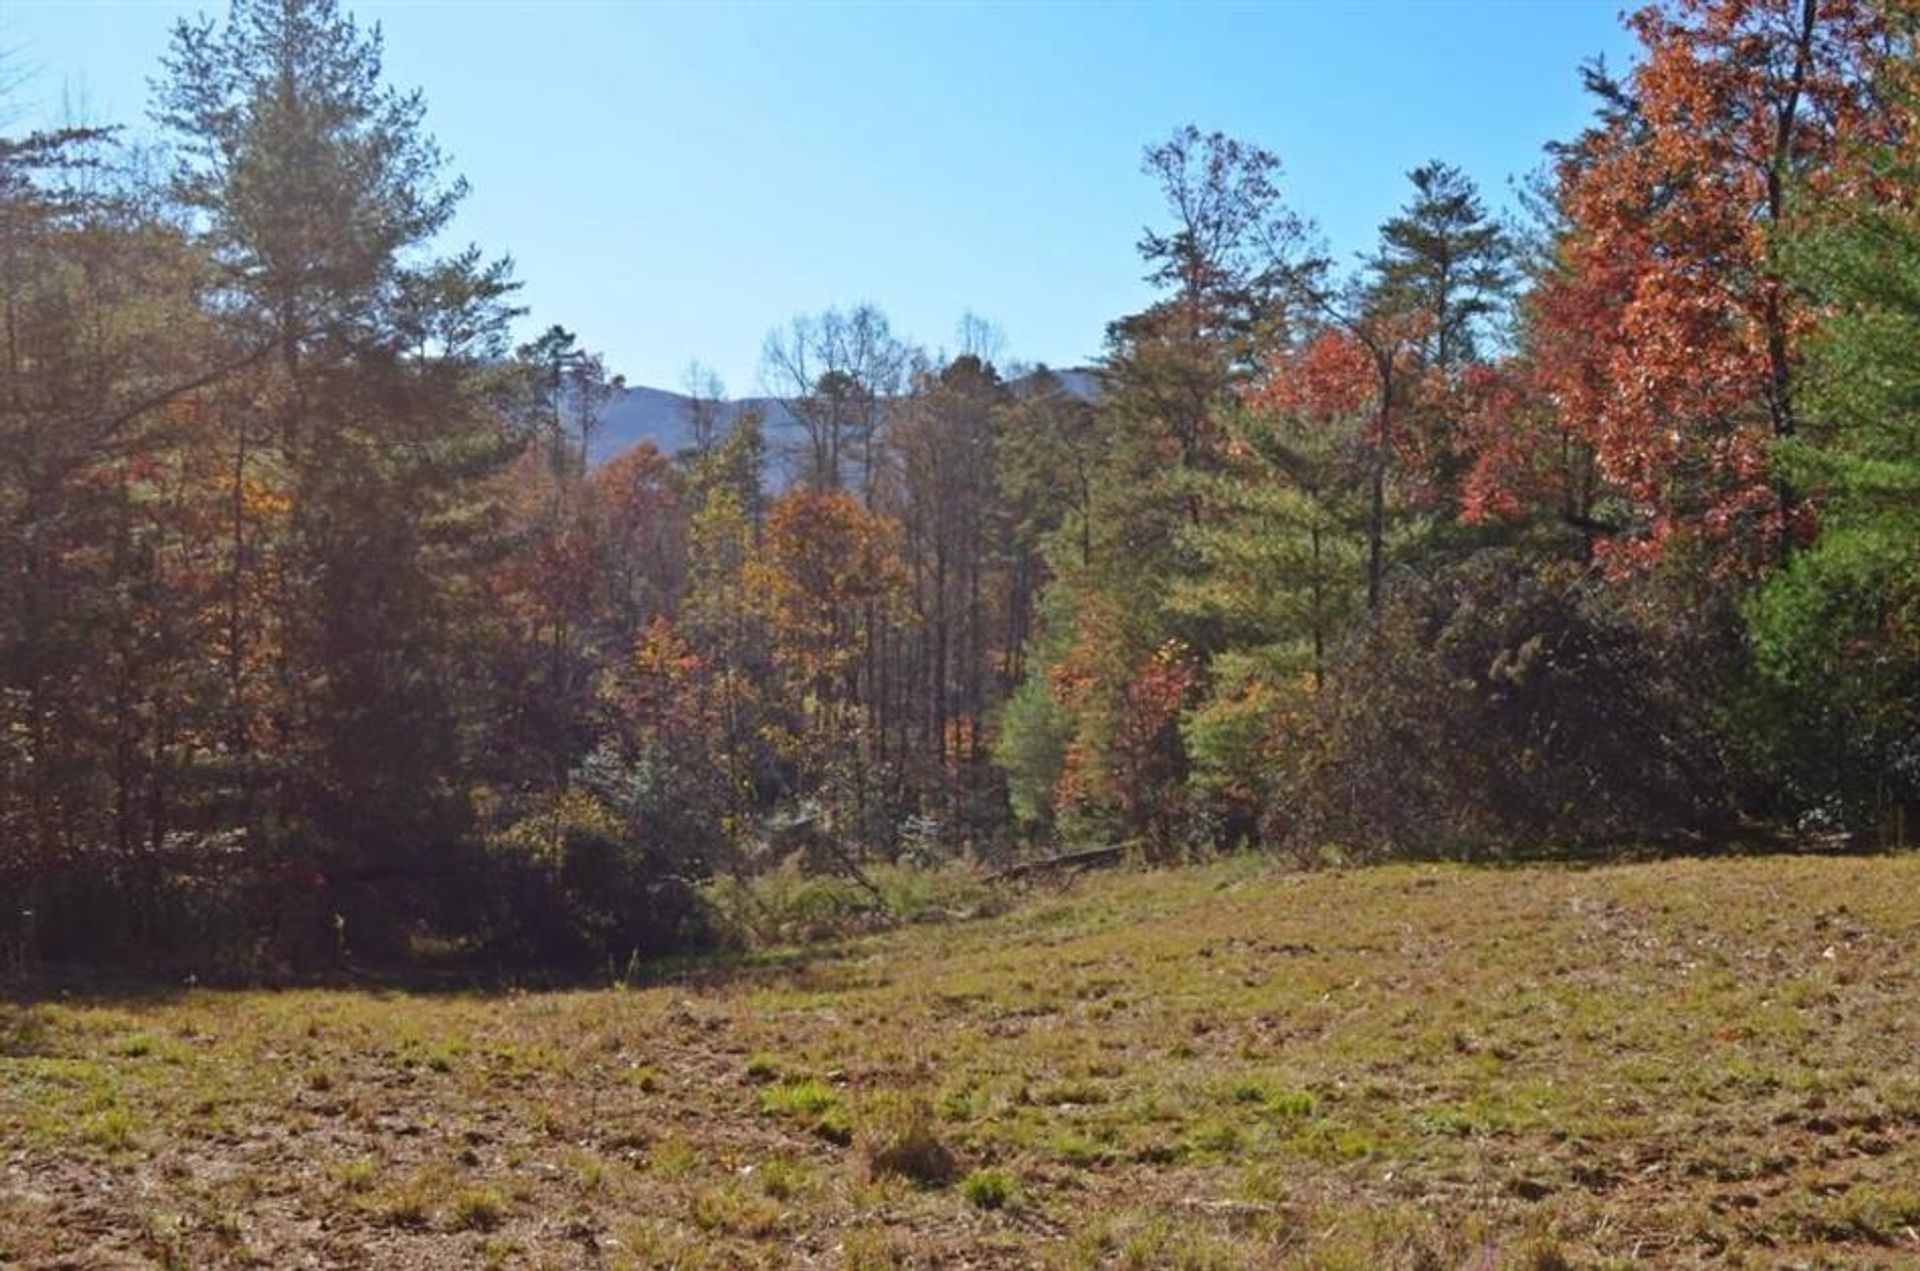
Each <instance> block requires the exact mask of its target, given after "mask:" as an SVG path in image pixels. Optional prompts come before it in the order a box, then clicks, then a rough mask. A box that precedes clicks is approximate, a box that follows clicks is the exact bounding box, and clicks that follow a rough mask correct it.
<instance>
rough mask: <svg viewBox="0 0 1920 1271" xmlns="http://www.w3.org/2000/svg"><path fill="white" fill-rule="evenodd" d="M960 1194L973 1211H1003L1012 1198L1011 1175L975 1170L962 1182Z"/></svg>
mask: <svg viewBox="0 0 1920 1271" xmlns="http://www.w3.org/2000/svg"><path fill="white" fill-rule="evenodd" d="M960 1194H961V1195H962V1196H965V1197H966V1198H967V1203H968V1204H969V1205H972V1206H973V1207H974V1208H975V1209H1005V1208H1006V1207H1007V1205H1008V1204H1009V1203H1011V1202H1012V1200H1013V1197H1014V1185H1013V1175H1011V1174H1009V1173H1007V1172H1006V1171H1005V1170H1003V1169H994V1168H991V1167H990V1168H987V1169H977V1170H975V1171H974V1172H973V1173H971V1174H969V1175H967V1176H966V1178H965V1179H964V1180H962V1182H961V1184H960Z"/></svg>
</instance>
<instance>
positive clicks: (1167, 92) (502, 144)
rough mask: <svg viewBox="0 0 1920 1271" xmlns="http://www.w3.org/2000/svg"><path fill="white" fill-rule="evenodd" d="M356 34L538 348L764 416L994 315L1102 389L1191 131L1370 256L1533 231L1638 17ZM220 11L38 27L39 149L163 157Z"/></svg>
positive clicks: (1454, 0)
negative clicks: (206, 22)
mask: <svg viewBox="0 0 1920 1271" xmlns="http://www.w3.org/2000/svg"><path fill="white" fill-rule="evenodd" d="M347 3H348V7H350V8H351V9H352V11H353V12H355V13H356V14H357V15H359V17H360V18H361V19H362V20H363V21H377V22H379V23H380V24H381V26H382V27H383V29H384V31H385V34H386V40H387V71H388V76H389V78H390V79H391V80H392V81H394V82H396V83H398V84H401V85H403V86H408V87H419V88H421V89H422V90H424V92H425V94H426V97H427V102H428V123H429V126H430V128H431V130H432V131H433V133H434V134H435V136H436V137H437V138H438V139H439V140H440V142H441V144H442V146H443V148H444V149H446V150H447V151H448V153H449V154H450V155H451V156H452V158H453V161H454V166H455V168H456V169H457V170H458V171H459V172H461V173H462V174H464V175H465V176H466V177H467V179H468V180H469V181H470V182H471V183H472V186H473V193H472V195H471V197H470V198H469V200H468V202H467V204H466V205H465V207H464V208H463V210H462V213H461V216H460V220H459V222H458V223H457V225H456V227H455V230H454V236H455V237H456V238H457V239H459V240H461V241H467V240H471V241H474V242H478V243H480V244H481V245H482V246H483V247H485V248H486V249H487V250H488V251H490V252H495V253H498V252H508V253H511V254H512V255H513V257H514V258H515V260H516V261H517V263H518V271H519V274H520V276H521V278H522V279H523V280H524V281H525V283H526V287H525V291H524V295H523V299H524V301H525V303H527V304H528V305H529V306H530V307H531V310H532V312H531V314H530V315H529V316H528V318H527V319H526V320H525V322H526V325H527V326H528V328H529V329H530V330H531V329H537V328H539V327H544V326H545V325H547V324H548V323H552V322H559V323H562V324H564V325H566V326H568V327H570V328H572V329H573V330H575V331H576V332H578V333H579V334H580V336H581V338H582V340H583V342H584V343H585V344H586V345H587V346H588V347H590V348H595V349H600V350H603V351H604V352H606V353H607V355H608V358H609V361H610V363H611V364H612V365H613V366H614V367H615V368H616V369H619V370H621V371H623V372H625V373H626V375H627V376H628V378H629V379H630V380H631V381H633V382H636V383H646V384H653V385H657V386H660V387H669V388H677V387H679V385H680V381H681V378H682V372H683V371H684V369H685V367H686V365H687V363H688V362H689V361H690V360H692V359H694V358H699V359H701V360H703V361H705V362H707V363H708V364H709V365H711V366H713V367H715V368H717V369H718V370H719V371H720V373H721V374H722V376H723V377H724V378H725V380H726V383H727V386H728V388H729V389H730V390H731V391H733V392H734V393H736V394H739V395H746V394H749V393H752V392H754V391H755V390H756V389H757V387H758V382H759V371H758V367H759V350H760V344H761V341H762V339H763V337H764V335H765V333H766V331H767V330H768V329H769V328H770V327H772V326H775V325H778V324H780V323H782V322H784V321H785V320H786V319H788V318H790V317H792V316H793V315H794V314H796V313H800V312H812V311H816V310H818V309H821V308H824V307H826V306H828V305H833V304H841V305H845V304H849V303H854V302H859V301H871V302H873V303H875V304H877V305H879V306H881V307H882V308H883V309H885V310H886V312H887V313H888V314H889V316H890V317H891V318H892V320H893V323H894V326H895V327H896V329H897V330H899V331H901V332H902V333H904V334H907V335H910V336H912V337H913V338H915V339H918V340H920V341H921V342H923V343H925V344H927V345H929V346H934V347H938V346H941V345H943V344H951V343H952V339H953V331H954V328H955V325H956V323H957V321H958V319H959V318H960V316H961V314H962V313H963V312H965V311H968V310H971V311H973V312H975V313H978V314H980V315H981V316H983V317H986V318H988V319H989V320H991V321H993V322H994V323H996V324H997V325H999V326H1000V327H1001V328H1002V330H1003V331H1004V332H1005V334H1006V338H1007V351H1008V353H1009V354H1010V355H1012V356H1016V357H1018V358H1020V359H1023V360H1026V361H1046V362H1050V363H1053V364H1055V365H1071V364H1075V363H1080V362H1084V361H1086V360H1088V359H1090V358H1092V357H1093V356H1095V355H1096V354H1097V353H1098V352H1099V348H1100V341H1101V335H1102V331H1103V329H1104V327H1105V324H1106V322H1107V321H1108V320H1109V319H1111V318H1113V317H1116V316H1118V315H1120V314H1123V313H1126V312H1129V311H1131V310H1134V309H1138V308H1139V307H1140V306H1141V305H1142V304H1143V303H1144V301H1145V299H1146V297H1147V294H1148V293H1147V289H1146V288H1145V286H1144V284H1142V283H1141V282H1140V280H1139V275H1140V272H1141V271H1140V268H1139V264H1138V261H1137V259H1136V257H1135V254H1134V243H1135V241H1136V240H1137V238H1138V237H1139V233H1140V230H1141V228H1142V227H1143V226H1144V225H1146V224H1148V223H1150V222H1154V221H1156V219H1157V211H1158V209H1157V206H1156V194H1155V191H1154V189H1153V186H1152V184H1151V183H1150V182H1149V181H1148V180H1147V179H1146V178H1144V177H1142V176H1141V175H1140V171H1139V156H1140V149H1141V147H1142V145H1143V144H1145V143H1146V142H1148V141H1150V140H1154V139H1157V138H1159V137H1162V136H1164V135H1165V134H1166V133H1167V132H1169V131H1170V130H1171V129H1172V128H1174V127H1175V126H1177V125H1179V124H1183V123H1186V122H1193V123H1196V124H1198V125H1199V126H1201V127H1202V128H1207V129H1213V128H1218V129H1221V130H1223V131H1226V132H1228V133H1232V134H1234V135H1236V136H1240V137H1243V138H1245V139H1247V140H1251V141H1255V142H1258V143H1260V144H1262V145H1264V146H1266V147H1268V148H1269V149H1271V150H1274V151H1275V152H1276V153H1278V154H1279V155H1280V156H1281V158H1282V160H1283V162H1284V163H1285V165H1286V173H1287V180H1286V183H1285V184H1286V188H1287V191H1288V197H1289V201H1290V202H1291V203H1293V204H1294V205H1295V206H1296V207H1297V208H1298V209H1299V210H1300V211H1301V212H1303V213H1305V214H1307V215H1309V216H1311V217H1312V218H1313V219H1314V220H1315V221H1317V222H1318V223H1319V225H1320V226H1321V229H1322V231H1323V233H1324V234H1325V236H1326V237H1327V239H1328V240H1329V241H1330V242H1331V243H1332V244H1333V246H1334V247H1335V248H1336V249H1337V250H1339V251H1340V252H1341V253H1343V254H1346V255H1351V254H1352V253H1354V252H1357V251H1360V250H1362V249H1364V248H1366V247H1367V246H1368V245H1369V243H1370V242H1371V240H1372V235H1373V232H1374V229H1375V227H1377V226H1378V224H1379V223H1380V221H1381V220H1383V219H1384V218H1385V217H1387V216H1388V215H1390V214H1391V213H1392V212H1393V210H1394V209H1395V208H1396V207H1397V206H1398V205H1399V204H1400V202H1401V201H1402V199H1403V198H1404V195H1405V190H1406V177H1405V174H1406V172H1407V171H1408V170H1409V169H1410V168H1412V167H1414V166H1416V165H1417V164H1419V163H1421V162H1423V161H1425V160H1427V159H1430V158H1444V159H1447V160H1448V161H1450V162H1453V163H1457V164H1459V165H1460V166H1461V167H1463V168H1464V169H1466V171H1467V172H1468V173H1469V174H1470V175H1472V176H1473V177H1474V178H1475V179H1476V180H1477V181H1478V182H1479V183H1480V184H1481V186H1482V188H1483V189H1484V190H1485V191H1486V193H1487V194H1488V196H1489V199H1490V200H1491V201H1493V202H1495V203H1496V204H1499V203H1504V202H1506V201H1507V199H1508V182H1509V180H1510V179H1512V178H1514V177H1517V176H1520V175H1522V174H1524V173H1526V172H1527V171H1529V170H1531V169H1533V168H1535V167H1537V166H1538V165H1539V163H1540V162H1541V146H1542V145H1543V143H1545V142H1547V141H1549V140H1551V139H1554V138H1558V137H1565V136H1567V135H1570V134H1571V133H1572V132H1574V131H1575V130H1577V129H1578V128H1579V127H1580V126H1581V124H1582V122H1583V121H1584V120H1585V118H1586V116H1587V105H1586V103H1585V101H1584V100H1583V99H1582V95H1581V93H1580V91H1579V84H1578V76H1577V74H1576V68H1577V66H1578V64H1579V62H1580V61H1581V59H1583V58H1585V57H1587V56H1589V55H1592V54H1595V53H1604V54H1606V55H1607V57H1608V59H1609V61H1611V62H1614V63H1616V64H1623V63H1624V62H1625V61H1626V60H1628V58H1629V57H1630V54H1631V44H1630V41H1629V40H1628V39H1627V37H1626V36H1624V34H1623V33H1622V32H1621V30H1620V25H1619V21H1618V17H1617V13H1618V8H1619V6H1618V4H1617V3H1615V2H1614V0H1597V2H1596V0H1506V2H1494V3H1467V2H1465V0H1402V2H1400V3H1389V2H1386V0H1381V2H1378V3H1360V2H1358V0H1356V2H1352V3H1325V4H1317V3H1306V2H1305V0H1300V2H1297V3H1272V4H1236V5H1192V4H1189V5H1180V6H1171V5H1153V4H1114V5H1094V4H1068V3H1055V4H1037V3H1035V4H1009V3H1001V4H995V3H976V4H966V5H960V4H951V5H936V4H890V5H878V4H874V5H864V4H860V5H857V4H837V5H799V4H770V3H762V4H742V5H732V6H723V5H693V4H625V3H611V2H604V3H541V4H534V3H503V2H498V0H496V2H493V3H472V2H468V3H452V2H447V0H413V2H412V3H394V2H381V3H376V2H374V0H363V2H362V3H359V4H353V3H351V0H347ZM207 9H211V10H212V11H215V12H221V11H224V5H223V4H218V5H207V4H204V3H200V4H196V3H172V2H168V0H161V2H159V3H106V2H104V0H100V2H89V0H58V2H52V0H6V3H5V5H4V6H0V49H5V50H8V51H9V52H10V54H11V60H12V61H13V63H14V65H15V69H16V70H24V71H27V72H29V73H30V78H29V79H28V80H27V82H26V83H25V85H24V86H23V87H22V88H20V89H18V90H17V91H16V92H15V94H14V100H13V102H12V103H11V104H10V107H11V108H10V110H9V112H8V113H10V114H11V116H12V126H13V127H16V128H17V127H19V126H21V125H22V124H31V123H37V122H47V121H52V120H57V119H58V118H59V117H60V116H61V115H62V114H63V112H65V113H71V110H70V108H69V107H68V106H66V105H65V104H64V103H69V102H76V103H79V104H80V113H81V114H83V115H84V116H86V117H87V118H88V119H89V120H90V121H94V122H125V123H132V124H137V125H140V126H142V127H144V119H145V110H146V102H147V82H148V80H149V78H150V77H151V76H152V75H153V74H155V73H156V72H157V69H158V64H159V58H160V55H161V53H162V51H163V50H164V48H165V45H166V40H167V33H168V31H169V29H170V28H171V26H172V24H173V22H174V20H175V19H176V18H177V17H178V16H180V15H181V14H183V13H192V12H198V11H202V10H207Z"/></svg>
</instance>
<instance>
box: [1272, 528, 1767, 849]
mask: <svg viewBox="0 0 1920 1271" xmlns="http://www.w3.org/2000/svg"><path fill="white" fill-rule="evenodd" d="M1610 594H1611V595H1614V596H1616V597H1618V596H1619V592H1618V591H1617V590H1616V591H1615V592H1613V593H1610ZM1630 604H1631V597H1630V596H1629V597H1627V598H1626V603H1621V602H1620V601H1619V600H1615V601H1611V602H1610V601H1608V600H1606V599H1604V598H1603V597H1602V596H1601V595H1600V594H1599V593H1598V591H1597V589H1596V588H1595V586H1594V584H1593V582H1592V580H1591V577H1590V576H1589V575H1587V574H1584V573H1581V572H1579V571H1576V570H1572V569H1570V568H1569V569H1555V568H1552V567H1548V568H1545V569H1537V570H1535V569H1529V568H1528V567H1527V566H1526V565H1525V564H1524V563H1523V562H1521V561H1520V560H1518V559H1516V558H1514V557H1511V556H1508V555H1506V554H1504V553H1499V552H1486V553H1482V554H1481V555H1479V556H1477V557H1474V558H1471V559H1469V560H1468V561H1466V562H1464V563H1463V564H1461V565H1459V566H1456V567H1454V568H1452V569H1449V570H1446V571H1443V572H1441V573H1439V574H1438V575H1436V576H1434V577H1432V578H1425V579H1422V578H1410V577H1403V578H1400V579H1398V580H1397V581H1396V583H1395V585H1394V586H1393V587H1392V588H1390V590H1389V592H1388V594H1387V595H1386V597H1385V599H1384V601H1383V603H1382V606H1381V608H1380V610H1379V612H1378V613H1377V614H1376V615H1375V617H1374V620H1373V621H1372V623H1371V624H1370V626H1369V628H1368V629H1367V630H1366V631H1365V632H1364V633H1363V634H1362V635H1361V636H1360V637H1359V638H1358V639H1357V640H1356V642H1355V643H1354V644H1353V645H1352V646H1351V647H1350V648H1349V649H1347V650H1346V651H1345V654H1344V656H1343V657H1342V659H1341V661H1340V663H1339V665H1338V669H1337V674H1336V675H1335V676H1334V678H1333V679H1332V681H1331V682H1330V684H1329V685H1328V687H1327V689H1326V690H1325V691H1324V692H1323V693H1322V694H1321V695H1320V697H1319V699H1318V700H1317V701H1316V702H1315V703H1313V705H1312V707H1311V708H1310V709H1309V710H1308V711H1307V712H1305V714H1304V715H1303V717H1302V719H1301V720H1300V721H1298V724H1297V726H1296V729H1295V734H1294V735H1293V736H1292V737H1291V738H1290V741H1291V745H1289V746H1288V747H1287V748H1286V749H1285V752H1284V753H1285V754H1286V756H1287V758H1286V761H1285V762H1286V770H1285V772H1284V774H1283V793H1282V795H1281V797H1280V799H1279V800H1278V801H1277V802H1276V804H1275V805H1274V806H1273V808H1272V809H1271V810H1270V821H1269V828H1270V830H1271V831H1272V832H1273V833H1274V835H1275V836H1276V837H1279V838H1282V839H1284V840H1286V841H1290V842H1291V843H1293V844H1294V845H1296V846H1297V847H1299V848H1301V849H1303V850H1308V851H1318V850H1319V849H1320V848H1321V847H1322V845H1324V844H1328V843H1339V844H1343V845H1345V846H1347V847H1349V848H1351V849H1355V850H1358V851H1360V852H1362V853H1365V854H1372V855H1378V854H1384V853H1387V852H1393V851H1399V852H1407V853H1412V854H1431V853H1440V852H1451V851H1458V850H1468V851H1473V850H1493V851H1501V850H1511V849H1513V848H1516V847H1519V846H1522V845H1542V844H1544V845H1548V846H1550V847H1554V848H1579V847H1585V846H1595V845H1601V844H1606V843H1615V842H1622V841H1632V842H1653V841H1661V840H1674V839H1679V838H1683V837H1687V836H1689V835H1693V834H1699V833H1702V832H1706V831H1707V830H1709V829H1711V828H1714V827H1718V826H1721V825H1724V824H1725V823H1726V821H1727V820H1728V819H1729V792H1730V788H1731V779H1730V777H1729V775H1728V769H1727V766H1726V763H1725V760H1724V758H1723V748H1722V746H1721V745H1720V741H1719V725H1718V719H1717V715H1716V707H1715V701H1716V697H1717V694H1716V692H1715V688H1716V685H1717V683H1718V681H1719V680H1720V678H1721V676H1722V675H1723V673H1724V668H1726V667H1728V666H1730V665H1731V664H1732V658H1731V655H1730V654H1729V652H1728V649H1729V648H1730V647H1732V644H1731V641H1728V642H1727V643H1726V644H1724V645H1722V644H1717V643H1716V641H1717V640H1719V639H1720V638H1721V633H1722V632H1725V631H1731V630H1732V629H1733V624H1732V621H1731V615H1730V613H1729V614H1728V615H1727V621H1726V622H1725V623H1724V625H1722V624H1719V623H1717V622H1716V615H1715V614H1714V613H1713V612H1711V609H1710V607H1696V609H1695V610H1694V611H1693V616H1692V617H1691V618H1689V619H1688V620H1687V621H1685V622H1680V623H1673V624H1670V625H1669V626H1667V627H1665V628H1659V627H1654V626H1652V625H1649V623H1648V622H1646V621H1645V620H1641V619H1638V618H1636V616H1635V612H1634V610H1633V609H1632V608H1630V607H1629V606H1630ZM1670 604H1671V601H1670V600H1669V601H1667V602H1665V603H1663V604H1661V605H1657V606H1648V607H1646V608H1645V609H1644V610H1642V612H1662V613H1673V612H1676V610H1674V609H1673V608H1671V607H1669V606H1670Z"/></svg>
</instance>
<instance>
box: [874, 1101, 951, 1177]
mask: <svg viewBox="0 0 1920 1271" xmlns="http://www.w3.org/2000/svg"><path fill="white" fill-rule="evenodd" d="M862 1155H864V1156H865V1158H866V1162H867V1172H868V1174H870V1175H871V1176H872V1177H874V1178H878V1177H880V1176H881V1175H883V1174H891V1175H893V1176H894V1177H896V1178H904V1179H906V1180H907V1181H909V1182H911V1183H914V1184H916V1185H918V1186H921V1187H945V1186H946V1185H947V1184H948V1183H950V1182H952V1181H953V1177H954V1175H955V1174H957V1173H959V1171H960V1162H959V1159H958V1158H957V1157H955V1156H954V1154H953V1149H951V1148H949V1147H948V1146H947V1145H946V1144H945V1143H943V1142H941V1141H940V1136H939V1135H938V1134H936V1133H935V1132H934V1128H933V1104H932V1102H931V1101H930V1100H929V1099H927V1097H926V1096H924V1095H920V1096H915V1097H911V1098H909V1099H907V1100H906V1101H905V1102H904V1103H901V1104H898V1105H895V1106H894V1107H893V1108H892V1109H890V1110H889V1111H888V1112H887V1113H885V1114H883V1115H882V1117H881V1118H880V1121H879V1124H878V1125H877V1126H876V1128H875V1129H874V1130H873V1131H871V1132H869V1133H868V1134H867V1135H866V1137H865V1140H864V1142H863V1144H862Z"/></svg>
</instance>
